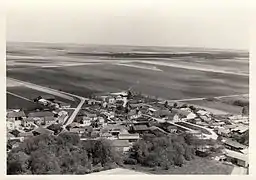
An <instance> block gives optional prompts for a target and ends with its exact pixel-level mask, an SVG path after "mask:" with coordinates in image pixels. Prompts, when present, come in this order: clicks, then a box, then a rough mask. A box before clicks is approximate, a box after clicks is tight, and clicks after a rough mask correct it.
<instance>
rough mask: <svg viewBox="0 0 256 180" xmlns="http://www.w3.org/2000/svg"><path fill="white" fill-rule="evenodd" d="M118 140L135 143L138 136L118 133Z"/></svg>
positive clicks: (136, 134)
mask: <svg viewBox="0 0 256 180" xmlns="http://www.w3.org/2000/svg"><path fill="white" fill-rule="evenodd" d="M118 139H119V140H128V141H129V142H132V141H137V140H139V139H140V135H139V134H138V133H135V134H130V133H120V134H118Z"/></svg>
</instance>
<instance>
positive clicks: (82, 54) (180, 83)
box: [7, 44, 249, 100]
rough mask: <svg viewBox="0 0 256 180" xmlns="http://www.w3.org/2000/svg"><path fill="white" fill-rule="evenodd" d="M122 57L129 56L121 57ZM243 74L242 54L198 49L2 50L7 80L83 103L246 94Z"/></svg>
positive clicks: (34, 47)
mask: <svg viewBox="0 0 256 180" xmlns="http://www.w3.org/2000/svg"><path fill="white" fill-rule="evenodd" d="M127 51H129V52H132V54H129V53H128V55H127V53H126V54H123V53H122V52H127ZM92 52H93V53H92ZM198 52H204V53H198ZM154 53H155V54H154ZM161 53H162V54H164V56H166V57H164V58H162V57H161V58H160V57H159V58H157V57H155V56H156V55H159V56H162V55H161ZM166 53H169V54H167V55H166ZM191 53H192V54H191ZM109 54H111V55H109ZM140 56H143V58H141V57H140ZM144 56H145V57H144ZM173 56H174V57H173ZM248 74H249V61H248V53H246V52H229V51H227V52H225V51H223V50H222V51H220V50H211V49H210V50H202V49H198V48H197V49H186V48H184V49H182V48H157V47H155V48H154V47H153V48H149V47H145V48H144V47H116V46H79V45H59V44H29V45H17V44H15V45H13V44H11V45H7V77H12V78H15V79H19V80H23V81H28V82H32V83H35V84H38V85H42V86H46V87H51V88H54V89H58V90H63V91H65V92H70V93H73V94H77V95H80V96H84V97H87V96H89V95H90V94H92V93H97V92H115V91H120V90H127V89H128V88H132V89H134V90H136V91H139V92H142V93H144V94H148V95H151V96H156V97H161V98H166V99H169V100H179V99H187V98H200V97H215V96H224V95H234V94H248V93H249V75H248Z"/></svg>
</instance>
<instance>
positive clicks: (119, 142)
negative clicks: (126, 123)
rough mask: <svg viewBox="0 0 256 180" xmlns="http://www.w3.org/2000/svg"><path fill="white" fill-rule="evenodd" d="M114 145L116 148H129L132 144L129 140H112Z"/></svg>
mask: <svg viewBox="0 0 256 180" xmlns="http://www.w3.org/2000/svg"><path fill="white" fill-rule="evenodd" d="M112 145H113V146H114V147H129V146H130V143H129V141H128V140H112Z"/></svg>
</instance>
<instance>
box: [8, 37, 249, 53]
mask: <svg viewBox="0 0 256 180" xmlns="http://www.w3.org/2000/svg"><path fill="white" fill-rule="evenodd" d="M7 43H41V44H71V45H92V46H126V47H132V46H133V47H159V48H195V49H209V50H210V49H211V50H230V51H232V50H233V51H246V52H248V53H249V51H250V50H249V48H248V49H243V48H239V49H238V48H217V47H203V46H186V45H174V46H163V45H130V44H101V43H75V42H44V41H12V40H11V41H10V40H9V41H8V40H6V45H7Z"/></svg>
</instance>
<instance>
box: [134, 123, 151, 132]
mask: <svg viewBox="0 0 256 180" xmlns="http://www.w3.org/2000/svg"><path fill="white" fill-rule="evenodd" d="M131 131H132V132H136V133H143V132H149V131H151V130H150V128H149V127H148V126H147V125H133V126H131Z"/></svg>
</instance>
